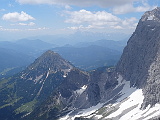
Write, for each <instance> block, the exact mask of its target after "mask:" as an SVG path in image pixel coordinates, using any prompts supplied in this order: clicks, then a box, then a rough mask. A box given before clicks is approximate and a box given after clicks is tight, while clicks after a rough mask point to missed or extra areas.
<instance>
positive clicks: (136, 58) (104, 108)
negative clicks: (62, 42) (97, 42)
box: [0, 7, 160, 120]
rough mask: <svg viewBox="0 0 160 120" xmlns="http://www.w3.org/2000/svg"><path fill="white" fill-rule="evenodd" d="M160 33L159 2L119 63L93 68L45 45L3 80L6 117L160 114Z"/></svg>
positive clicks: (143, 118) (133, 119)
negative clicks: (84, 68)
mask: <svg viewBox="0 0 160 120" xmlns="http://www.w3.org/2000/svg"><path fill="white" fill-rule="evenodd" d="M159 33H160V8H159V7H157V8H155V9H154V10H152V11H148V12H146V13H145V14H144V15H143V16H142V18H141V19H140V21H139V23H138V25H137V28H136V30H135V32H134V33H133V34H132V36H131V37H130V39H129V41H128V42H127V46H126V47H125V48H124V50H123V54H122V56H121V58H120V60H119V61H118V63H117V65H116V66H115V67H106V66H104V67H101V68H97V69H95V70H92V71H89V72H85V71H82V70H80V69H78V68H76V67H74V65H72V64H71V63H70V62H68V61H67V60H65V59H63V58H62V57H61V56H60V55H59V54H58V53H56V52H53V51H50V50H49V51H46V52H45V53H44V54H42V55H41V56H40V57H38V58H37V59H36V60H35V61H34V62H33V63H32V64H30V65H29V66H28V67H27V68H26V69H25V70H23V71H22V72H20V73H18V74H16V75H14V76H12V77H9V78H3V79H1V80H0V101H1V102H0V116H1V119H3V120H5V119H9V120H159V119H160V93H159V91H160V80H159V76H160V72H159V71H160V66H159V65H160V63H159V59H160V44H159V40H160V34H159ZM110 52H111V51H110Z"/></svg>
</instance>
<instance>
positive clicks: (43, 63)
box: [28, 50, 73, 72]
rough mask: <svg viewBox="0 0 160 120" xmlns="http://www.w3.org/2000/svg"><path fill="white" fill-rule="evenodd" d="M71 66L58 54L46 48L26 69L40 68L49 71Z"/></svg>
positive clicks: (65, 68)
mask: <svg viewBox="0 0 160 120" xmlns="http://www.w3.org/2000/svg"><path fill="white" fill-rule="evenodd" d="M72 68H73V66H72V65H71V63H69V62H68V61H66V60H65V59H63V58H62V57H61V56H60V55H59V54H57V53H55V52H53V51H51V50H48V51H46V52H45V53H44V54H42V55H41V56H40V57H39V58H37V59H36V60H35V62H34V63H33V64H31V65H30V66H29V67H28V69H29V70H42V69H43V71H47V70H50V71H51V72H57V71H60V70H61V71H62V70H64V71H65V70H69V69H72Z"/></svg>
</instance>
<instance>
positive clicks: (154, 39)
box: [116, 8, 160, 107]
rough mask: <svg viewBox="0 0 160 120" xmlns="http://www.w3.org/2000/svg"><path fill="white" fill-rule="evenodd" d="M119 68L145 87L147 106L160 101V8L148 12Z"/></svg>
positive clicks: (132, 81) (133, 82) (125, 51)
mask: <svg viewBox="0 0 160 120" xmlns="http://www.w3.org/2000/svg"><path fill="white" fill-rule="evenodd" d="M116 71H117V72H119V73H120V74H121V75H122V76H123V77H124V78H125V79H126V80H128V81H130V82H131V86H134V87H138V88H143V92H144V95H145V99H144V104H143V107H146V106H147V105H148V104H151V105H154V104H156V103H157V102H160V94H159V91H160V79H159V78H160V8H156V9H154V10H152V11H148V12H146V13H145V14H144V15H143V16H142V18H141V19H140V21H139V23H138V26H137V28H136V30H135V32H134V33H133V35H132V36H131V38H130V39H129V41H128V43H127V46H126V47H125V49H124V51H123V54H122V56H121V59H120V61H119V62H118V65H117V68H116Z"/></svg>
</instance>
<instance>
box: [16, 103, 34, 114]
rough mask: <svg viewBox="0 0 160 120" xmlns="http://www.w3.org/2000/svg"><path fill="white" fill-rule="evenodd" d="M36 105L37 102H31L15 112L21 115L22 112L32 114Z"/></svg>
mask: <svg viewBox="0 0 160 120" xmlns="http://www.w3.org/2000/svg"><path fill="white" fill-rule="evenodd" d="M36 103H37V100H33V101H31V102H28V103H25V104H24V105H21V107H19V108H17V109H16V110H15V113H17V114H19V113H22V112H32V111H33V109H34V106H35V104H36Z"/></svg>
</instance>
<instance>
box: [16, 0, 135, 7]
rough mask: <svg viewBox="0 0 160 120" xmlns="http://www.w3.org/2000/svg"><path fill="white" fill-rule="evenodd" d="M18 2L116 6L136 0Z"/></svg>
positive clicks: (21, 2)
mask: <svg viewBox="0 0 160 120" xmlns="http://www.w3.org/2000/svg"><path fill="white" fill-rule="evenodd" d="M16 1H17V2H19V3H20V4H60V5H66V4H68V5H77V6H91V5H98V6H103V7H108V6H117V5H124V4H128V3H132V2H133V1H138V0H16Z"/></svg>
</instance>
